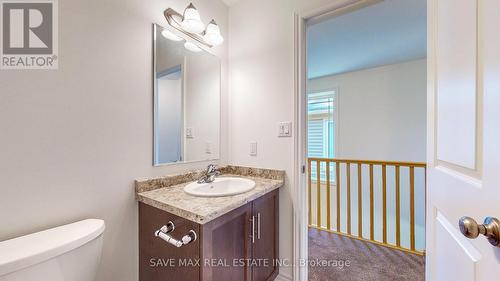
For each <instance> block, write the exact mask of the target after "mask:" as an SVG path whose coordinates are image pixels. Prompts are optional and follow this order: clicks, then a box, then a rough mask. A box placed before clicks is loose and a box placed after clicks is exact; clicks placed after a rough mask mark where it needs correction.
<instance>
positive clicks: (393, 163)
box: [307, 157, 427, 168]
mask: <svg viewBox="0 0 500 281" xmlns="http://www.w3.org/2000/svg"><path fill="white" fill-rule="evenodd" d="M307 159H308V161H314V162H316V161H321V162H327V161H328V162H340V163H354V164H358V163H360V164H367V165H368V164H373V165H383V164H385V165H387V166H413V167H420V168H425V167H427V164H426V163H425V162H404V161H383V160H359V159H343V158H321V157H311V158H307Z"/></svg>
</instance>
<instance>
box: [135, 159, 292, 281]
mask: <svg viewBox="0 0 500 281" xmlns="http://www.w3.org/2000/svg"><path fill="white" fill-rule="evenodd" d="M220 171H221V175H220V176H219V177H220V178H221V179H223V178H225V177H232V178H243V179H246V180H251V181H253V182H255V187H254V188H253V189H251V190H250V191H247V192H245V193H241V194H237V195H231V196H224V197H221V196H218V197H198V196H193V195H190V194H188V193H186V192H184V188H185V187H186V186H187V185H188V184H190V183H192V182H195V181H196V180H197V179H199V178H200V176H202V174H203V172H202V171H196V172H191V173H187V174H182V175H174V176H168V177H163V178H157V179H147V180H138V181H136V193H137V199H138V201H139V272H140V274H139V277H140V278H139V280H141V281H154V280H175V281H184V280H185V281H198V280H199V281H224V280H228V281H229V280H231V281H236V280H238V281H240V280H242V281H243V280H247V281H268V280H274V278H275V277H276V276H277V274H278V261H277V259H278V258H279V253H278V246H279V243H278V241H279V235H278V228H279V226H278V224H279V215H278V214H279V203H278V202H279V200H278V189H279V188H280V187H281V186H282V185H283V183H284V172H283V171H275V170H266V169H254V168H245V167H235V166H227V167H223V168H221V169H220ZM167 225H168V227H167ZM164 226H165V227H164ZM162 227H164V228H163V232H162V231H161V230H160V229H162ZM167 228H168V230H167ZM193 232H194V233H196V240H194V241H190V242H188V243H186V244H182V239H183V238H186V237H188V234H189V235H192V233H193ZM158 233H162V235H163V237H164V238H165V237H167V240H168V239H170V238H172V240H169V241H170V242H167V241H166V240H165V239H161V238H160V237H158V236H157V235H155V234H158ZM190 233H191V234H190ZM165 234H166V235H165ZM175 241H177V242H178V243H179V244H177V245H174V244H175ZM185 242H186V241H185Z"/></svg>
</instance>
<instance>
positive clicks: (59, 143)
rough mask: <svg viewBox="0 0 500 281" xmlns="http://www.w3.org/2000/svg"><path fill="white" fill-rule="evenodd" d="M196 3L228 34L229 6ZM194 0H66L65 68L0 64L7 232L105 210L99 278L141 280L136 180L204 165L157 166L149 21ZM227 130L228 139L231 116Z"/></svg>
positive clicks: (0, 201) (0, 204) (2, 221)
mask: <svg viewBox="0 0 500 281" xmlns="http://www.w3.org/2000/svg"><path fill="white" fill-rule="evenodd" d="M193 2H194V4H195V5H196V6H197V8H198V9H199V11H200V13H201V16H202V18H203V20H204V21H205V23H208V22H207V21H209V20H210V19H211V18H215V19H216V20H217V23H218V24H219V25H220V26H221V28H222V33H223V35H224V36H225V37H226V38H227V26H228V24H227V21H228V19H227V16H228V9H227V7H226V6H225V5H224V4H223V3H222V2H220V1H218V0H197V1H196V0H195V1H193ZM188 4H189V1H182V0H167V1H165V0H161V1H160V0H152V1H147V2H145V1H138V0H122V1H116V0H104V1H103V0H74V1H59V50H60V54H59V58H60V62H59V70H56V71H43V70H38V71H4V70H2V71H0V85H1V89H0V132H1V133H0V134H1V137H0V179H1V183H0V190H1V196H0V225H1V227H0V240H4V239H8V238H12V237H15V236H18V235H22V234H27V233H31V232H33V231H37V230H42V229H45V228H48V227H53V226H57V225H60V224H64V223H69V222H73V221H76V220H80V219H84V218H88V217H96V218H103V219H104V220H105V221H106V224H107V229H106V232H105V239H104V252H103V259H102V266H101V268H100V272H99V277H98V280H99V281H117V280H120V281H135V280H137V276H138V241H137V238H138V237H137V224H138V221H137V202H136V201H135V198H134V179H136V178H140V177H150V176H160V175H164V174H168V173H172V172H176V171H181V170H186V169H190V168H194V167H199V168H201V167H205V166H206V163H198V164H190V165H177V166H166V167H157V168H155V167H153V166H152V163H153V124H152V120H153V93H152V89H153V84H152V81H153V77H152V64H151V63H152V41H151V40H152V23H153V22H157V23H160V24H162V25H164V24H165V19H164V18H163V10H164V9H165V8H167V7H168V6H172V7H173V8H175V9H177V10H178V11H181V12H182V11H183V9H184V8H185V7H186V6H187V5H188ZM226 49H227V44H224V45H222V46H221V47H218V48H217V49H216V53H217V54H219V55H220V56H222V58H223V63H222V69H223V71H222V81H223V87H222V98H223V108H226V107H227V88H226V87H225V86H224V85H225V82H224V81H227V80H226V79H227V76H226V73H227V72H226V71H227V56H226V54H227V53H226ZM223 120H227V112H223ZM222 132H223V136H224V137H223V143H222V147H227V143H225V140H226V139H227V124H225V123H223V126H222ZM222 158H223V159H224V160H223V162H226V159H227V153H226V151H223V152H222Z"/></svg>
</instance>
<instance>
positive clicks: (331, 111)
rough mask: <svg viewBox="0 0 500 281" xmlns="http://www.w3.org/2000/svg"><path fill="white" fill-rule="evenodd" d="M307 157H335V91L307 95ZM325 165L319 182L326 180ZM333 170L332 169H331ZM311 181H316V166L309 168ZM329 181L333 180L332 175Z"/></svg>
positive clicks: (322, 167) (321, 170)
mask: <svg viewBox="0 0 500 281" xmlns="http://www.w3.org/2000/svg"><path fill="white" fill-rule="evenodd" d="M307 106H308V108H307V115H308V116H307V117H308V122H307V155H308V157H318V158H333V157H335V128H336V124H335V111H336V104H335V91H323V92H315V93H309V94H308V99H307ZM325 165H326V164H325V163H323V164H322V166H321V169H320V180H321V181H325V180H326V169H325ZM332 170H333V169H332ZM311 175H312V179H313V180H317V176H316V175H317V174H316V165H315V163H313V165H312V167H311ZM330 179H332V180H334V178H333V174H330Z"/></svg>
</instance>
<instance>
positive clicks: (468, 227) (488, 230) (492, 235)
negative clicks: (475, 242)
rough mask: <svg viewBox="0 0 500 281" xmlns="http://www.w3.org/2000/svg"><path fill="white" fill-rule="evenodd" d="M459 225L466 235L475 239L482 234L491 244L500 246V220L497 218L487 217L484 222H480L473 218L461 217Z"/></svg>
mask: <svg viewBox="0 0 500 281" xmlns="http://www.w3.org/2000/svg"><path fill="white" fill-rule="evenodd" d="M459 226H460V232H462V234H463V235H464V236H465V237H467V238H470V239H474V238H477V237H478V236H479V234H482V235H484V236H486V237H487V238H488V241H489V242H490V244H491V245H493V246H496V247H500V221H499V220H498V219H497V218H492V217H487V218H486V219H484V223H483V224H478V223H477V222H476V221H475V220H474V219H473V218H469V217H461V218H460V221H459Z"/></svg>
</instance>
